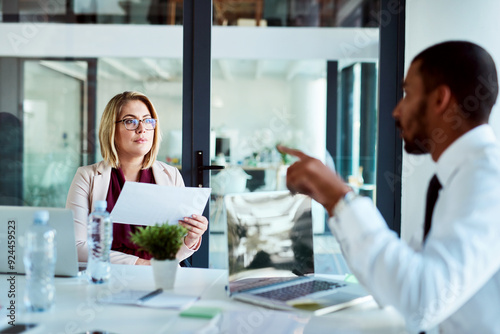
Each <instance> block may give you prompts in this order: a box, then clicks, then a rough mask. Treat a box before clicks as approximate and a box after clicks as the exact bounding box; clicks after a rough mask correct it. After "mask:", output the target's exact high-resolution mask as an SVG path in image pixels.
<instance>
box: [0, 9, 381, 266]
mask: <svg viewBox="0 0 500 334" xmlns="http://www.w3.org/2000/svg"><path fill="white" fill-rule="evenodd" d="M0 4H1V7H0V19H1V20H2V22H1V23H0V30H1V31H2V35H3V36H4V37H5V38H6V41H7V43H3V44H2V45H1V46H0V55H1V57H0V94H1V95H0V96H1V103H0V107H1V110H0V112H2V113H6V114H11V115H14V116H16V117H17V119H18V120H19V123H17V125H13V126H14V127H15V126H17V127H18V128H19V131H17V132H15V133H14V135H12V137H11V138H7V141H8V142H7V145H14V143H15V141H16V140H19V139H21V143H22V147H18V148H17V150H14V151H15V152H16V154H10V155H9V154H7V153H6V154H4V155H2V159H3V162H2V168H3V169H8V170H9V171H11V172H12V173H11V174H9V175H10V176H9V177H8V178H7V177H4V178H3V179H1V180H0V182H1V184H2V186H1V194H0V204H15V205H29V206H55V207H63V206H64V205H65V201H66V195H67V191H68V188H69V185H70V183H71V181H72V178H73V176H74V173H75V171H76V169H77V168H78V167H79V166H82V165H87V164H91V163H94V162H97V161H99V160H101V156H100V151H99V144H98V140H97V132H98V127H99V120H100V116H101V114H102V111H103V109H104V107H105V105H106V103H107V102H108V101H109V99H110V98H111V97H112V96H114V95H115V94H116V93H119V92H122V91H125V90H137V91H141V92H143V93H145V94H146V95H147V96H148V97H149V98H150V99H151V100H152V101H153V103H154V105H155V107H156V109H157V111H158V113H159V118H160V122H161V127H162V132H163V142H162V146H161V149H160V154H159V156H158V159H159V160H161V161H165V162H167V163H169V164H172V165H174V166H177V167H178V168H180V169H182V168H181V163H182V143H183V136H182V123H183V119H182V118H183V113H182V102H183V101H182V93H183V86H182V84H183V82H182V79H183V54H182V50H183V49H182V24H183V1H179V0H119V1H96V0H36V1H35V0H33V1H24V0H18V1H2V2H0ZM379 6H380V3H379V1H367V0H351V1H345V0H253V1H251V0H213V25H214V27H213V32H212V68H211V71H212V87H211V89H212V91H211V115H210V129H211V135H210V143H211V149H210V158H211V161H212V163H213V164H218V165H220V164H223V165H225V166H226V169H225V170H223V171H219V172H212V188H213V195H212V197H211V203H210V205H211V215H210V222H211V234H210V240H211V242H210V263H209V265H210V267H214V268H224V267H225V266H226V265H227V264H226V262H225V261H226V255H225V254H226V252H227V249H226V248H225V245H226V242H225V238H227V237H226V231H225V217H226V212H225V211H224V207H223V205H222V203H223V201H222V198H223V196H224V195H225V194H228V193H235V192H269V191H279V190H283V189H286V188H285V181H284V180H285V179H284V178H285V175H286V168H287V166H288V165H289V164H290V163H291V162H293V161H292V160H290V159H289V158H288V157H282V156H281V155H280V154H279V153H278V152H277V151H276V149H275V145H276V144H278V143H282V144H286V145H290V146H293V147H297V148H299V149H302V150H304V151H305V152H307V153H309V154H311V155H313V156H315V157H317V158H319V159H321V160H322V161H325V162H326V163H327V164H328V165H329V166H331V168H336V170H337V171H338V172H339V173H340V174H341V176H342V177H343V178H344V179H345V180H346V181H348V182H349V183H350V184H351V186H352V187H353V188H354V189H355V190H356V191H358V192H360V193H362V194H364V195H367V196H370V197H372V198H373V199H374V200H375V201H376V198H375V189H376V184H375V183H376V182H375V173H376V149H377V147H376V142H377V140H376V139H377V118H378V110H377V102H378V101H377V96H378V94H377V81H378V54H379V45H378V43H379V42H378V38H379V36H378V24H379V18H378V8H379ZM331 124H334V125H335V128H328V132H330V136H332V133H333V138H334V139H333V141H332V140H330V142H329V143H327V127H329V126H331ZM16 137H17V138H16ZM18 146H20V145H18ZM12 147H15V146H12ZM19 189H22V191H19ZM313 225H314V233H315V250H316V256H317V261H316V266H317V271H318V272H334V273H347V272H348V268H347V266H346V264H345V262H344V260H343V258H342V256H341V254H340V250H339V249H338V246H337V244H336V243H335V241H334V239H333V237H332V236H331V234H330V232H329V230H328V227H327V225H326V219H325V213H324V210H323V209H322V208H321V207H318V206H316V208H315V214H314V221H313Z"/></svg>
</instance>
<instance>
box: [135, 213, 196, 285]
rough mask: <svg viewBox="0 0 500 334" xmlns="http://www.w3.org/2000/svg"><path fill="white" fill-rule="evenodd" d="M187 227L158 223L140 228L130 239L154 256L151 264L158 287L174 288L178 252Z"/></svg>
mask: <svg viewBox="0 0 500 334" xmlns="http://www.w3.org/2000/svg"><path fill="white" fill-rule="evenodd" d="M187 232H188V231H187V229H186V228H184V227H183V226H180V225H177V224H175V225H169V224H168V223H167V222H166V223H164V224H161V225H160V224H156V225H154V226H146V227H143V228H140V229H138V230H137V231H136V232H135V233H131V234H130V240H131V241H132V242H133V243H134V244H136V245H137V246H139V249H140V250H143V251H146V252H148V253H149V254H151V255H152V256H153V258H152V259H151V266H152V267H153V275H154V279H155V284H156V287H157V288H162V289H164V290H168V289H172V288H173V287H174V283H175V275H176V273H177V268H178V265H179V261H177V259H176V257H175V256H176V254H177V252H178V251H179V249H180V248H181V246H182V243H183V242H184V236H185V235H186V234H187Z"/></svg>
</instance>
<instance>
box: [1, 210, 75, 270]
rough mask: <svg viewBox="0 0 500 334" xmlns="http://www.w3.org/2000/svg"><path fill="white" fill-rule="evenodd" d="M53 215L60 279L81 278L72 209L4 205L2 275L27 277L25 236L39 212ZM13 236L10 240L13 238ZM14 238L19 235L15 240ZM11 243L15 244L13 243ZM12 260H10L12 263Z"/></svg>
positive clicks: (51, 220) (51, 224) (2, 211)
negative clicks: (45, 211) (13, 246)
mask: <svg viewBox="0 0 500 334" xmlns="http://www.w3.org/2000/svg"><path fill="white" fill-rule="evenodd" d="M39 210H47V211H48V212H49V225H50V226H51V227H53V228H54V229H55V230H56V233H57V234H56V250H57V261H56V267H55V275H56V276H77V275H78V257H77V253H76V243H75V231H74V222H73V213H72V212H71V210H69V209H60V208H41V207H27V206H0V248H1V250H2V251H1V252H0V273H2V274H5V273H8V274H14V273H17V274H25V273H26V272H25V268H24V262H23V256H24V247H25V235H26V231H27V230H28V228H29V227H30V226H31V225H32V224H33V215H34V213H35V211H39ZM9 236H11V237H10V239H9ZM12 236H15V238H14V237H12ZM12 240H14V241H15V243H14V244H15V249H12V248H11V247H8V246H11V245H13V243H12ZM9 241H11V242H10V243H9ZM9 260H10V261H9Z"/></svg>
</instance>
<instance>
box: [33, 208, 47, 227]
mask: <svg viewBox="0 0 500 334" xmlns="http://www.w3.org/2000/svg"><path fill="white" fill-rule="evenodd" d="M33 220H34V223H35V224H40V225H44V224H47V222H48V221H49V212H48V211H47V210H40V211H35V214H34V215H33Z"/></svg>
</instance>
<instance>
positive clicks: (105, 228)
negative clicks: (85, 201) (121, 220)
mask: <svg viewBox="0 0 500 334" xmlns="http://www.w3.org/2000/svg"><path fill="white" fill-rule="evenodd" d="M107 205H108V204H107V202H106V201H97V202H96V203H95V205H94V208H95V211H94V212H92V213H91V214H90V215H89V220H88V224H87V228H88V235H87V246H88V249H89V257H88V263H87V274H88V279H89V282H90V283H94V284H101V283H106V282H107V281H108V280H109V277H110V276H111V266H110V262H109V254H110V252H111V243H112V242H113V223H112V222H111V218H110V216H109V213H108V212H107V211H106V207H107Z"/></svg>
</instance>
